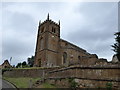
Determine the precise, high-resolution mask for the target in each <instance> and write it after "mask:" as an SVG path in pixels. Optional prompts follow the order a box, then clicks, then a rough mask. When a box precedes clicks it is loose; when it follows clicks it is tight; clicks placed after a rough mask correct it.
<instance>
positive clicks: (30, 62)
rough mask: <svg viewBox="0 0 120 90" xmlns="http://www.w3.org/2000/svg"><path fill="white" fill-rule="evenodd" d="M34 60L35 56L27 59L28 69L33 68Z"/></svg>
mask: <svg viewBox="0 0 120 90" xmlns="http://www.w3.org/2000/svg"><path fill="white" fill-rule="evenodd" d="M34 58H35V56H31V57H29V58H28V59H27V61H28V65H29V66H30V67H33V64H34Z"/></svg>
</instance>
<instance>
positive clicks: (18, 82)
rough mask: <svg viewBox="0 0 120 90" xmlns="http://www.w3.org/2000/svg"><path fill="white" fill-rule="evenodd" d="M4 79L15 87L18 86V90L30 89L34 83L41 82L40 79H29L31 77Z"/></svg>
mask: <svg viewBox="0 0 120 90" xmlns="http://www.w3.org/2000/svg"><path fill="white" fill-rule="evenodd" d="M3 79H5V80H8V81H9V82H11V83H13V84H14V85H15V86H17V88H30V87H31V85H32V84H33V83H35V82H36V81H37V80H40V78H29V77H20V78H10V77H3Z"/></svg>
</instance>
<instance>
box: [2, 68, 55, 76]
mask: <svg viewBox="0 0 120 90" xmlns="http://www.w3.org/2000/svg"><path fill="white" fill-rule="evenodd" d="M54 69H56V68H46V69H42V68H41V69H11V70H9V71H6V72H4V73H3V76H5V77H43V75H45V74H46V73H47V72H48V71H51V70H54Z"/></svg>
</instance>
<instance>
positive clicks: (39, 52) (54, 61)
mask: <svg viewBox="0 0 120 90" xmlns="http://www.w3.org/2000/svg"><path fill="white" fill-rule="evenodd" d="M98 60H99V59H98V57H97V55H96V54H90V53H88V52H87V51H86V50H84V49H82V48H80V47H78V46H76V45H74V44H72V43H70V42H68V41H65V40H63V39H61V38H60V21H59V23H56V22H54V21H52V20H51V19H49V14H48V16H47V19H46V20H45V21H44V22H42V23H41V22H39V26H38V35H37V43H36V50H35V61H34V66H37V67H54V66H69V65H75V64H81V65H83V64H84V65H85V64H86V65H90V64H95V63H97V62H98ZM105 62H106V61H105Z"/></svg>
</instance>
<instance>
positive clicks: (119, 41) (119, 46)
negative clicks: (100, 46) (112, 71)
mask: <svg viewBox="0 0 120 90" xmlns="http://www.w3.org/2000/svg"><path fill="white" fill-rule="evenodd" d="M114 35H115V41H116V43H114V45H112V47H113V48H114V49H113V51H114V52H115V54H116V56H117V58H118V60H119V61H120V32H116V33H115V34H114Z"/></svg>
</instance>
